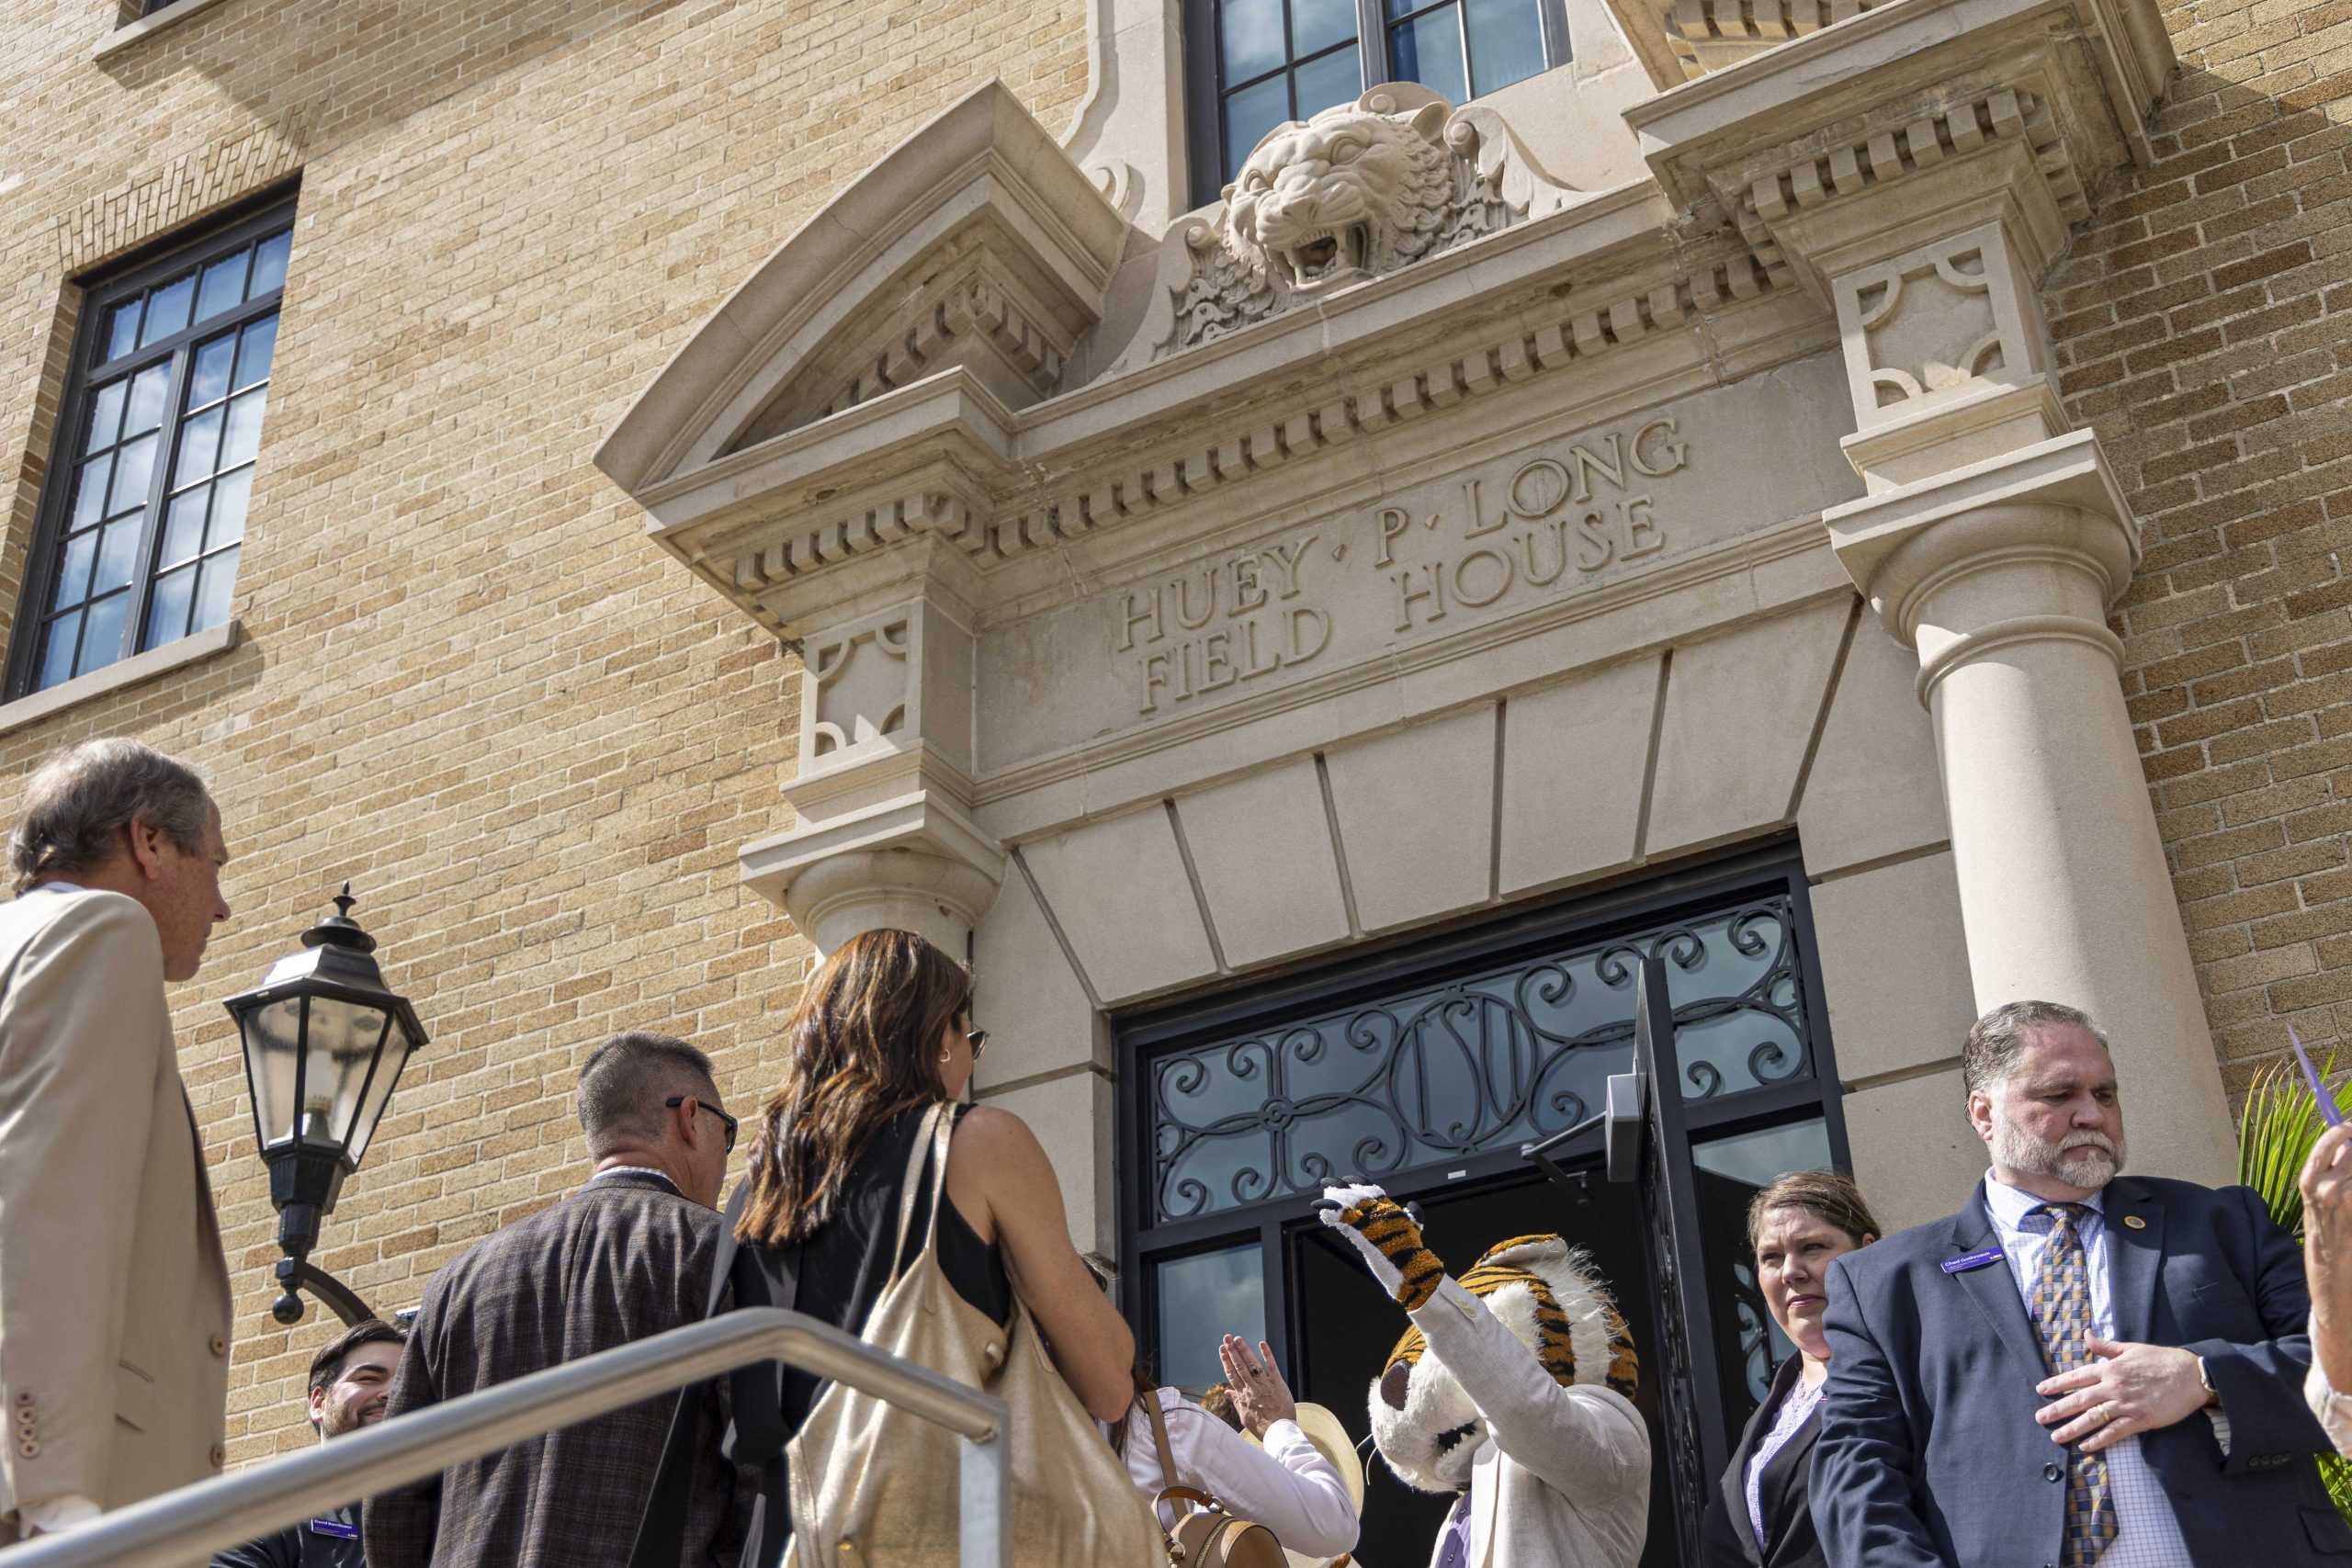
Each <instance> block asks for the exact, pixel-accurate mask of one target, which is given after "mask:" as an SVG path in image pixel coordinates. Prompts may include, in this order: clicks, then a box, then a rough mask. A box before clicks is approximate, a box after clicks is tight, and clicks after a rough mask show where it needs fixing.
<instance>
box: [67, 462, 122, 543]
mask: <svg viewBox="0 0 2352 1568" xmlns="http://www.w3.org/2000/svg"><path fill="white" fill-rule="evenodd" d="M113 474H114V458H113V457H93V458H91V459H90V460H89V461H88V462H86V463H85V464H83V465H82V473H81V477H80V478H78V479H75V480H74V521H73V526H74V527H76V528H83V527H87V526H88V525H91V524H93V523H96V521H97V520H98V519H99V518H101V517H103V516H105V515H106V514H107V479H109V478H111V477H112V476H113Z"/></svg>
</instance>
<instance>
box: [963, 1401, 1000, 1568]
mask: <svg viewBox="0 0 2352 1568" xmlns="http://www.w3.org/2000/svg"><path fill="white" fill-rule="evenodd" d="M1005 1450H1006V1443H1005V1440H1004V1428H1003V1427H1001V1426H1000V1427H997V1429H996V1430H995V1431H993V1432H990V1433H989V1434H988V1435H987V1436H986V1437H981V1438H961V1439H960V1440H959V1441H958V1442H957V1444H956V1480H957V1483H958V1493H959V1495H958V1498H957V1503H958V1507H959V1512H958V1513H957V1516H956V1561H957V1562H959V1563H961V1564H962V1568H1011V1565H1012V1477H1011V1475H1010V1474H1008V1473H1007V1471H1008V1468H1009V1467H1008V1464H1007V1461H1006V1457H1005Z"/></svg>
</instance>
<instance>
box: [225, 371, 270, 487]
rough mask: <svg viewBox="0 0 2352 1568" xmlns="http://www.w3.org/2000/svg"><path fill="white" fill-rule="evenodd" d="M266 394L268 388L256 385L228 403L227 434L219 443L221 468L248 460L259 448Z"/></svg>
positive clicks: (267, 393) (250, 459) (230, 466)
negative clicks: (263, 401)
mask: <svg viewBox="0 0 2352 1568" xmlns="http://www.w3.org/2000/svg"><path fill="white" fill-rule="evenodd" d="M268 396H269V389H268V388H266V387H256V388H255V389H254V390H252V391H250V392H247V393H244V394H243V396H241V397H239V398H238V399H237V400H235V401H234V402H232V403H231V404H230V405H229V434H228V436H227V437H226V438H225V439H224V440H223V441H222V442H221V443H220V466H221V467H222V468H235V467H236V466H237V465H238V464H240V463H244V462H250V461H252V459H253V455H254V453H255V452H258V451H260V450H261V409H262V400H264V399H265V398H266V397H268Z"/></svg>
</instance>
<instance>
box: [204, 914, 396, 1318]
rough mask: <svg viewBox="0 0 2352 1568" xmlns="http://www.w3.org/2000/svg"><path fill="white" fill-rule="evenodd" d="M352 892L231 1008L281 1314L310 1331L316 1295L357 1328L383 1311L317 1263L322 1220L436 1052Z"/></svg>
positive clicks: (275, 1308)
mask: <svg viewBox="0 0 2352 1568" xmlns="http://www.w3.org/2000/svg"><path fill="white" fill-rule="evenodd" d="M352 903H353V899H352V897H351V884H349V883H347V882H346V883H345V884H344V885H343V894H342V896H341V897H338V898H336V899H335V901H334V904H335V912H334V915H333V916H332V917H330V918H329V919H324V920H322V921H320V922H319V923H318V924H317V925H315V926H312V927H311V929H310V930H309V931H304V932H303V933H302V951H301V952H300V953H288V955H287V956H286V957H284V958H281V959H279V960H278V961H277V963H276V964H272V965H271V966H270V971H269V976H268V977H267V978H266V979H265V980H263V981H262V983H261V984H260V985H259V986H257V987H254V989H252V990H250V991H246V992H243V993H242V994H240V995H238V996H233V997H231V998H229V999H228V1000H227V1001H226V1002H225V1003H223V1004H222V1005H223V1006H225V1007H226V1008H227V1009H228V1010H229V1016H230V1017H232V1018H233V1019H235V1020H236V1021H237V1028H238V1031H239V1032H241V1033H242V1034H243V1037H244V1048H245V1084H246V1087H247V1089H249V1090H251V1092H252V1094H253V1100H254V1138H255V1139H256V1140H257V1141H258V1142H259V1144H260V1145H261V1157H262V1161H263V1163H264V1164H266V1165H267V1166H268V1167H269V1201H270V1202H271V1203H272V1204H274V1205H276V1207H277V1245H278V1247H279V1248H280V1249H281V1250H283V1251H284V1252H285V1254H286V1256H285V1258H282V1259H280V1260H279V1262H278V1265H277V1282H278V1284H279V1286H280V1287H281V1293H280V1294H279V1295H278V1298H277V1302H276V1303H273V1304H272V1306H271V1308H270V1312H271V1314H272V1315H273V1316H275V1317H276V1318H277V1321H278V1322H280V1323H295V1322H299V1321H300V1319H301V1316H302V1300H301V1297H300V1295H299V1294H297V1293H296V1292H300V1291H304V1290H308V1291H309V1292H311V1294H312V1295H315V1296H317V1297H318V1298H319V1299H320V1300H321V1301H322V1302H324V1303H327V1305H329V1306H331V1307H333V1308H334V1313H335V1315H336V1316H337V1317H340V1318H342V1319H343V1321H344V1322H345V1323H346V1324H357V1323H362V1322H365V1321H366V1320H367V1319H368V1318H370V1317H372V1316H374V1315H375V1314H373V1313H371V1312H369V1311H368V1305H367V1303H364V1302H362V1301H361V1300H360V1299H359V1297H358V1296H357V1295H356V1294H355V1293H354V1292H352V1291H351V1289H350V1287H348V1286H346V1285H345V1284H344V1283H343V1282H342V1281H341V1280H337V1279H335V1278H334V1276H333V1275H331V1274H329V1273H327V1272H325V1271H324V1270H323V1269H318V1268H315V1267H313V1266H312V1265H311V1261H310V1252H311V1247H315V1246H317V1245H318V1240H319V1221H320V1220H321V1219H322V1218H323V1217H324V1216H326V1215H328V1214H331V1213H334V1201H335V1198H336V1196H337V1194H339V1193H340V1192H341V1191H342V1190H343V1179H344V1178H345V1177H346V1176H348V1175H350V1174H351V1173H352V1172H353V1171H355V1170H356V1169H358V1168H359V1162H360V1160H361V1159H362V1158H364V1157H365V1156H366V1155H367V1153H368V1141H369V1140H370V1139H372V1138H373V1137H374V1136H375V1134H376V1124H377V1123H378V1122H380V1121H382V1120H383V1116H384V1107H385V1106H386V1105H387V1104H389V1103H390V1100H391V1098H392V1087H393V1086H394V1085H395V1084H397V1083H398V1082H399V1081H400V1076H401V1068H402V1067H404V1066H407V1065H408V1058H409V1054H410V1053H411V1052H413V1051H414V1050H415V1049H416V1048H417V1047H418V1046H420V1045H422V1044H424V1039H425V1036H424V1025H422V1024H420V1023H419V1022H418V1021H417V1019H416V1010H415V1009H414V1008H413V1007H411V1006H410V1005H409V1004H408V1000H407V998H404V997H401V996H399V995H396V994H395V993H394V992H393V991H392V990H391V989H390V987H387V986H386V985H385V984H384V974H383V971H382V970H380V969H379V968H378V967H377V966H376V960H375V959H374V958H373V957H371V956H370V954H371V953H374V952H375V949H376V939H375V938H374V937H371V936H369V935H368V933H367V932H366V931H361V930H360V929H359V927H358V925H357V924H356V922H354V921H353V919H351V906H352Z"/></svg>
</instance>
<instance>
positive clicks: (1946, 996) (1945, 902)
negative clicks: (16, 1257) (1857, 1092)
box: [1813, 851, 1976, 1079]
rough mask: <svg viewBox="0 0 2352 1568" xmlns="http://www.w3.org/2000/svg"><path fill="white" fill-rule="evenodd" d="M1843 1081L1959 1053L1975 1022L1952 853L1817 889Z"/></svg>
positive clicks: (1816, 916) (1816, 915)
mask: <svg viewBox="0 0 2352 1568" xmlns="http://www.w3.org/2000/svg"><path fill="white" fill-rule="evenodd" d="M1813 926H1814V935H1815V941H1816V942H1817V943H1818V945H1819V948H1820V952H1821V983H1822V987H1823V988H1824V989H1825V990H1826V991H1827V992H1828V994H1829V1030H1830V1037H1831V1038H1832V1039H1834V1040H1835V1041H1836V1042H1837V1043H1838V1074H1839V1076H1841V1077H1846V1078H1849V1079H1852V1078H1869V1077H1880V1076H1882V1075H1883V1074H1886V1073H1891V1072H1896V1071H1900V1070H1902V1069H1905V1068H1908V1067H1917V1066H1925V1065H1927V1064H1928V1063H1929V1062H1939V1061H1943V1060H1945V1059H1947V1058H1949V1057H1951V1056H1954V1055H1959V1053H1960V1045H1961V1042H1962V1040H1964V1039H1966V1038H1967V1036H1968V1026H1969V1025H1970V1024H1971V1023H1972V1022H1973V1021H1975V1018H1976V995H1975V992H1974V991H1973V989H1972V988H1971V987H1970V983H1969V975H1968V940H1967V934H1966V932H1964V931H1962V929H1961V921H1960V887H1959V885H1958V884H1957V883H1956V882H1954V881H1953V880H1952V862H1951V852H1949V851H1947V852H1943V853H1941V854H1933V855H1928V856H1926V857H1924V858H1922V859H1919V860H1908V861H1901V862H1898V863H1895V864H1894V865H1883V866H1880V867H1878V868H1877V869H1875V870H1872V871H1867V872H1861V873H1858V874H1855V875H1852V876H1841V877H1839V878H1838V879H1837V880H1835V881H1832V882H1825V883H1823V884H1821V885H1820V886H1816V887H1815V888H1814V889H1813Z"/></svg>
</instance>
